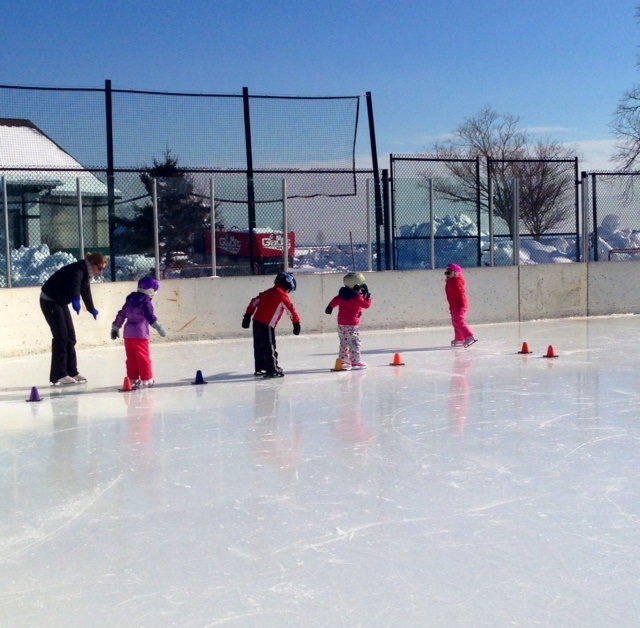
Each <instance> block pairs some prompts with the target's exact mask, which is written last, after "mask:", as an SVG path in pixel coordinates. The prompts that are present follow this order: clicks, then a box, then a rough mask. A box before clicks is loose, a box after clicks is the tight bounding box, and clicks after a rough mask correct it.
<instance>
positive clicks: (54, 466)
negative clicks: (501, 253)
mask: <svg viewBox="0 0 640 628" xmlns="http://www.w3.org/2000/svg"><path fill="white" fill-rule="evenodd" d="M470 323H471V325H472V327H473V328H474V331H475V333H476V336H477V337H478V338H479V339H480V340H479V342H478V343H477V344H475V345H474V346H472V347H470V348H469V349H464V348H456V349H452V348H450V347H449V342H450V340H451V337H452V334H451V332H450V330H449V329H423V330H409V331H397V332H395V331H392V332H367V331H363V334H362V338H363V349H364V358H365V360H366V361H367V362H368V364H369V368H368V369H367V370H366V371H359V372H344V373H332V372H330V368H331V367H332V366H334V362H335V358H336V354H337V345H338V340H337V334H334V333H327V334H325V335H324V336H305V335H304V326H303V335H301V336H299V337H297V338H296V337H293V336H286V337H285V336H279V337H278V349H279V352H280V363H281V366H283V368H284V369H285V371H286V377H285V378H283V379H281V380H269V381H264V380H262V379H256V378H255V377H254V376H253V359H252V347H251V341H250V339H249V334H250V332H247V338H246V339H243V340H236V341H216V342H200V343H185V344H174V345H172V344H167V343H155V342H154V344H153V345H152V357H153V361H154V367H155V375H156V381H157V385H156V387H155V388H153V389H151V390H144V391H134V392H130V393H121V392H118V388H120V387H121V386H122V381H123V377H124V375H125V372H124V349H123V348H122V345H121V344H120V343H119V342H118V343H114V348H108V349H101V350H96V351H92V352H89V351H86V350H82V338H80V339H79V349H80V351H79V364H80V369H81V372H82V373H83V374H85V375H86V376H87V377H88V378H89V383H88V384H86V385H77V386H74V387H69V388H65V389H63V390H59V389H53V388H52V387H50V386H49V385H48V383H47V382H48V362H49V356H48V355H47V356H37V357H30V358H24V359H12V360H3V361H2V362H0V364H1V365H2V386H1V388H0V411H1V419H0V471H1V474H2V475H1V483H0V487H1V493H0V582H1V583H2V587H1V589H0V591H1V592H0V625H1V626H3V627H4V626H11V627H12V628H18V627H23V626H56V627H57V626H64V627H69V626H83V627H85V626H91V627H92V628H93V627H102V626H108V627H112V626H117V627H123V628H124V627H127V628H128V627H132V626H141V627H142V626H144V627H156V626H184V627H190V626H194V627H204V626H226V627H230V626H241V627H247V626H249V627H254V626H255V627H263V626H278V627H279V626H282V627H284V626H286V627H291V626H300V627H323V628H326V627H334V626H335V627H338V626H339V627H344V626H347V627H348V626H363V627H370V626H402V627H409V626H416V627H417V626H420V627H423V626H511V625H515V626H607V627H609V626H637V625H638V623H639V621H640V619H639V618H640V575H639V573H638V566H639V565H640V495H639V492H640V481H639V479H640V478H639V474H640V417H639V409H640V403H639V400H640V387H639V382H638V379H639V378H638V375H639V372H640V368H639V367H640V348H639V347H640V343H639V340H640V318H639V317H634V316H622V317H608V318H593V319H571V320H559V321H544V322H532V323H521V324H517V323H516V324H504V325H484V326H473V320H472V317H471V319H470ZM238 324H240V321H238ZM364 329H366V325H365V326H364ZM43 333H45V331H44V321H43ZM154 340H155V339H154ZM523 342H527V344H528V345H529V347H530V348H531V350H532V351H533V353H532V354H531V355H520V354H518V351H519V350H520V349H521V348H522V343H523ZM548 345H552V346H553V347H554V350H555V352H556V353H557V354H558V357H557V358H544V357H542V356H543V355H544V354H546V352H547V348H548ZM395 353H400V355H401V358H402V361H403V362H405V366H397V367H393V366H390V365H389V363H390V362H391V361H392V359H393V356H394V354H395ZM197 370H202V373H203V375H204V378H205V380H206V381H207V382H208V383H207V384H206V385H193V384H192V383H191V382H192V381H194V379H195V375H196V371H197ZM32 386H36V387H37V388H38V391H39V393H40V396H41V397H42V401H41V402H39V403H37V402H35V403H26V401H25V400H26V399H27V398H28V397H29V395H30V391H31V387H32Z"/></svg>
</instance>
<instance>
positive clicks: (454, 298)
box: [444, 264, 476, 347]
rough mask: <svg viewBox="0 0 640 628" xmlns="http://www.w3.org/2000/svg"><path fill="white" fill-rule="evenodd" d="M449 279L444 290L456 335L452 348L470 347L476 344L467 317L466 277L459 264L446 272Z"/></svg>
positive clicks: (449, 266)
mask: <svg viewBox="0 0 640 628" xmlns="http://www.w3.org/2000/svg"><path fill="white" fill-rule="evenodd" d="M444 275H445V277H446V278H447V280H446V283H445V286H444V290H445V294H446V295H447V301H448V302H449V311H450V312H451V324H452V325H453V331H454V333H455V337H454V339H453V340H452V341H451V346H452V347H463V346H464V347H468V346H470V345H472V344H473V343H474V342H476V339H475V338H474V337H473V332H472V331H471V329H470V328H469V326H468V325H467V323H466V321H465V317H466V315H467V308H468V307H469V304H468V302H467V293H466V291H465V287H464V277H463V276H462V268H460V266H458V264H449V265H448V266H447V268H446V270H445V271H444Z"/></svg>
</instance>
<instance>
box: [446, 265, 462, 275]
mask: <svg viewBox="0 0 640 628" xmlns="http://www.w3.org/2000/svg"><path fill="white" fill-rule="evenodd" d="M447 268H448V269H449V270H452V271H453V272H454V273H461V272H462V268H461V267H460V266H458V264H447Z"/></svg>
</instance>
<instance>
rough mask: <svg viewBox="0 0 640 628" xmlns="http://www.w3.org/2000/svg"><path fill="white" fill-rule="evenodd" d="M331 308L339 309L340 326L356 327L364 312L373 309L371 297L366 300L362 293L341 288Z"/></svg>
mask: <svg viewBox="0 0 640 628" xmlns="http://www.w3.org/2000/svg"><path fill="white" fill-rule="evenodd" d="M329 307H330V308H334V307H337V308H338V325H350V326H352V327H355V326H356V325H359V324H360V316H361V315H362V310H366V309H368V308H369V307H371V297H369V298H368V299H365V298H364V297H363V296H362V294H360V292H356V291H355V290H350V289H349V288H340V292H339V293H338V296H336V297H334V298H333V299H331V302H330V303H329Z"/></svg>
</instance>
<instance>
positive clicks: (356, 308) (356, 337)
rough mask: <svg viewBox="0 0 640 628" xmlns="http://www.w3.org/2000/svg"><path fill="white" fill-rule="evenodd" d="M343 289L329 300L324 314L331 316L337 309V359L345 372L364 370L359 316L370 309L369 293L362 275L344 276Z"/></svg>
mask: <svg viewBox="0 0 640 628" xmlns="http://www.w3.org/2000/svg"><path fill="white" fill-rule="evenodd" d="M343 282H344V287H343V288H340V291H339V292H338V295H337V296H336V297H334V298H333V299H331V302H330V303H329V305H327V309H326V310H325V313H327V314H331V312H333V308H334V307H337V308H338V337H339V338H340V353H339V354H338V357H339V359H340V360H341V361H342V368H343V369H344V370H346V371H348V370H351V369H352V368H354V369H365V368H367V365H366V363H365V362H363V361H362V359H361V357H360V316H362V310H366V309H368V308H369V307H371V293H370V292H369V288H368V287H367V284H366V283H365V278H364V275H363V274H362V273H349V274H348V275H345V276H344V279H343Z"/></svg>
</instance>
